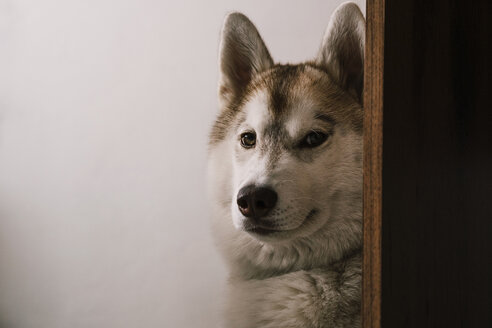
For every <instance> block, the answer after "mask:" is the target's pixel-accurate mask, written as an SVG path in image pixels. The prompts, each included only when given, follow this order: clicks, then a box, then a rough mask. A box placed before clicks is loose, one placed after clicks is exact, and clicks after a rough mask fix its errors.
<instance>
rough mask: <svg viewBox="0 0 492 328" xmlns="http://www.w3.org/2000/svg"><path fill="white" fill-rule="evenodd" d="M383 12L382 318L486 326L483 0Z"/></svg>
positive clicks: (488, 211) (487, 150) (488, 251)
mask: <svg viewBox="0 0 492 328" xmlns="http://www.w3.org/2000/svg"><path fill="white" fill-rule="evenodd" d="M385 12H386V21H385V53H384V56H385V62H384V65H385V72H384V90H385V93H384V127H383V136H384V137H383V144H384V152H383V174H382V181H383V183H382V186H383V203H382V231H383V233H382V236H383V237H382V238H383V239H382V319H381V320H382V326H383V327H492V316H491V312H492V310H491V309H492V303H491V299H492V263H491V261H492V188H491V186H492V157H491V153H492V134H491V129H492V124H491V123H492V122H491V111H492V103H491V97H490V96H489V95H488V93H489V89H490V83H489V82H490V76H491V75H492V72H491V69H490V63H489V61H490V58H491V53H490V50H491V43H490V39H491V38H490V36H491V35H490V23H489V21H490V17H489V16H490V5H489V3H488V2H487V1H473V2H472V1H469V2H467V1H436V0H425V1H424V0H417V1H410V0H403V1H387V2H386V8H385Z"/></svg>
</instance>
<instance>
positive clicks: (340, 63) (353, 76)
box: [316, 2, 366, 100]
mask: <svg viewBox="0 0 492 328" xmlns="http://www.w3.org/2000/svg"><path fill="white" fill-rule="evenodd" d="M365 30H366V22H365V19H364V16H363V15H362V12H361V11H360V9H359V7H358V6H357V5H356V4H355V3H353V2H346V3H343V4H341V5H340V6H339V7H338V8H337V9H336V10H335V12H334V13H333V15H332V16H331V18H330V22H329V24H328V28H327V29H326V32H325V36H324V37H323V42H322V44H321V48H320V50H319V53H318V57H317V58H316V64H318V65H321V66H324V67H325V68H326V69H327V70H328V72H329V73H330V75H331V76H332V77H333V78H334V79H335V82H336V83H337V84H338V85H340V86H341V87H342V88H343V89H344V90H346V91H348V92H350V93H351V94H353V95H354V96H356V97H357V98H358V99H359V100H361V97H362V86H363V78H364V43H365Z"/></svg>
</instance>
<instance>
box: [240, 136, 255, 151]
mask: <svg viewBox="0 0 492 328" xmlns="http://www.w3.org/2000/svg"><path fill="white" fill-rule="evenodd" d="M255 144H256V135H255V134H254V133H251V132H246V133H243V134H241V146H243V147H244V148H253V147H254V146H255Z"/></svg>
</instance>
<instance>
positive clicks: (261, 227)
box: [244, 209, 318, 236]
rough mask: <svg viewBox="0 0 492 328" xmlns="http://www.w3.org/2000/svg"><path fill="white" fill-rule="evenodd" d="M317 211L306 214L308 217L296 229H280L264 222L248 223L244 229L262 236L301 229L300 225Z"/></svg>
mask: <svg viewBox="0 0 492 328" xmlns="http://www.w3.org/2000/svg"><path fill="white" fill-rule="evenodd" d="M317 212H318V211H317V210H316V209H312V210H311V211H310V212H309V213H308V214H307V215H306V217H305V218H304V220H303V221H302V223H301V224H300V225H299V226H298V227H296V228H294V229H290V230H279V229H276V227H274V226H268V225H266V224H264V223H263V224H254V223H250V224H247V225H245V227H244V230H246V231H247V232H249V233H253V234H257V235H261V236H267V235H272V234H274V233H281V232H287V231H292V230H296V229H299V228H300V227H302V226H303V225H304V224H305V223H306V222H308V221H309V220H310V219H311V218H312V217H313V216H314V215H316V213H317Z"/></svg>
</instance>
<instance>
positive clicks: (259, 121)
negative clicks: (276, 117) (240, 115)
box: [243, 91, 272, 133]
mask: <svg viewBox="0 0 492 328" xmlns="http://www.w3.org/2000/svg"><path fill="white" fill-rule="evenodd" d="M267 108H268V97H267V95H266V93H265V92H264V91H260V92H257V93H256V94H255V95H254V96H253V97H251V99H250V100H249V101H248V102H247V103H246V104H245V106H244V109H243V111H244V113H245V120H244V124H245V125H247V126H249V127H251V128H253V129H255V130H256V133H260V132H261V131H262V130H263V129H264V128H265V126H266V125H267V124H268V122H270V121H271V119H272V115H271V113H270V112H269V111H268V109H267Z"/></svg>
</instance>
